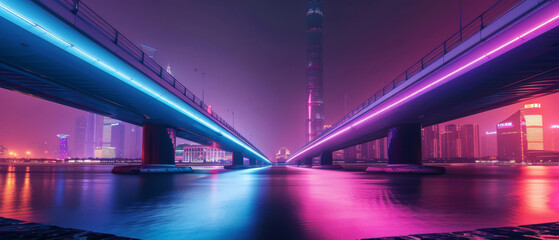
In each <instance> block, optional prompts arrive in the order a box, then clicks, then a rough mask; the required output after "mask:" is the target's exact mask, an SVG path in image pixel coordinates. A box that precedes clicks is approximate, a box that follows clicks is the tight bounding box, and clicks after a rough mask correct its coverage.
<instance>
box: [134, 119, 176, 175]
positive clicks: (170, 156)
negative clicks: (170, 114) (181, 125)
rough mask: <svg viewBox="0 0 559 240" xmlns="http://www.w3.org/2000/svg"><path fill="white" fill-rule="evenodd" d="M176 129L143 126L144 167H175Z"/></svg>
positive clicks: (149, 125) (153, 125)
mask: <svg viewBox="0 0 559 240" xmlns="http://www.w3.org/2000/svg"><path fill="white" fill-rule="evenodd" d="M175 139H176V135H175V129H172V128H168V127H166V126H164V125H160V124H151V123H150V124H145V125H144V126H143V143H142V165H149V164H166V165H175Z"/></svg>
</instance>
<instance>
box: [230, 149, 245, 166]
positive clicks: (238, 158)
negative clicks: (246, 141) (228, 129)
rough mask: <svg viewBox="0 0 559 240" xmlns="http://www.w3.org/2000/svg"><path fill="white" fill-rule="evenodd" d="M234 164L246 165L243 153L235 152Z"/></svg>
mask: <svg viewBox="0 0 559 240" xmlns="http://www.w3.org/2000/svg"><path fill="white" fill-rule="evenodd" d="M232 165H233V166H243V165H244V159H243V153H241V152H233V159H232Z"/></svg>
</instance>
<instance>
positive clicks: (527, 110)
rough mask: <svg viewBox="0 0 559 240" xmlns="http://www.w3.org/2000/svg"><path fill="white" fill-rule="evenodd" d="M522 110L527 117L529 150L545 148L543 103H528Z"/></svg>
mask: <svg viewBox="0 0 559 240" xmlns="http://www.w3.org/2000/svg"><path fill="white" fill-rule="evenodd" d="M521 112H522V115H524V118H525V119H526V132H527V136H528V150H543V117H542V111H541V104H539V103H532V104H526V105H524V108H523V109H522V110H521Z"/></svg>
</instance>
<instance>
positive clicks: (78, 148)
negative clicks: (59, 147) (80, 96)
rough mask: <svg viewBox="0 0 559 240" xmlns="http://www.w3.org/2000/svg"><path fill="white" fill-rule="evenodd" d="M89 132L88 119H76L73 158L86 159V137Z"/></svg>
mask: <svg viewBox="0 0 559 240" xmlns="http://www.w3.org/2000/svg"><path fill="white" fill-rule="evenodd" d="M86 132H87V119H86V118H85V117H78V118H76V128H75V130H74V137H72V139H73V140H74V146H73V148H72V149H73V151H72V157H74V158H83V157H85V137H86Z"/></svg>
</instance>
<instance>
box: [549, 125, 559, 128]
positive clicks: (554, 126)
mask: <svg viewBox="0 0 559 240" xmlns="http://www.w3.org/2000/svg"><path fill="white" fill-rule="evenodd" d="M551 128H559V125H551Z"/></svg>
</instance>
